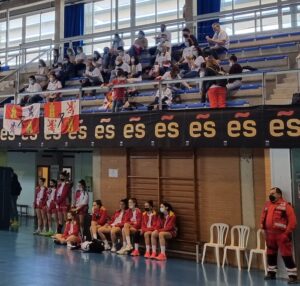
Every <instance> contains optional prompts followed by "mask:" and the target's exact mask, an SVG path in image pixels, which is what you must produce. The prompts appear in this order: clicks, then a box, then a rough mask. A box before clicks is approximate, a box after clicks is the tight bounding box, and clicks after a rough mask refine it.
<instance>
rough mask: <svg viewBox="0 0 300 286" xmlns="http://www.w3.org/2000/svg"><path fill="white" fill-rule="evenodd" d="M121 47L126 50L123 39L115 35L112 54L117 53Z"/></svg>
mask: <svg viewBox="0 0 300 286" xmlns="http://www.w3.org/2000/svg"><path fill="white" fill-rule="evenodd" d="M120 47H122V48H123V49H124V41H123V40H122V39H121V37H120V35H119V34H115V35H114V38H113V42H112V46H111V49H112V52H116V51H117V50H118V48H120Z"/></svg>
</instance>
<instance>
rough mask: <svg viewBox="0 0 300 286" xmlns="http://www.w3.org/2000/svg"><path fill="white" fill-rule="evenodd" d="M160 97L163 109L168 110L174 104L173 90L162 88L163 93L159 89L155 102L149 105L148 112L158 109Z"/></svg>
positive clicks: (163, 86) (166, 87)
mask: <svg viewBox="0 0 300 286" xmlns="http://www.w3.org/2000/svg"><path fill="white" fill-rule="evenodd" d="M159 96H161V102H162V109H168V108H169V107H170V106H171V105H172V103H173V94H172V90H171V89H170V88H169V87H168V86H167V85H166V84H163V85H162V86H161V93H160V90H159V89H158V90H157V92H156V94H155V98H154V101H153V102H151V103H150V104H149V105H148V110H153V109H158V105H159Z"/></svg>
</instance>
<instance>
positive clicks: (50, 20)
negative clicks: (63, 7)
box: [41, 11, 55, 40]
mask: <svg viewBox="0 0 300 286" xmlns="http://www.w3.org/2000/svg"><path fill="white" fill-rule="evenodd" d="M54 33H55V12H54V11H51V12H47V13H42V14H41V40H45V39H52V40H54Z"/></svg>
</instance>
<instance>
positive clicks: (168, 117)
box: [161, 115, 174, 121]
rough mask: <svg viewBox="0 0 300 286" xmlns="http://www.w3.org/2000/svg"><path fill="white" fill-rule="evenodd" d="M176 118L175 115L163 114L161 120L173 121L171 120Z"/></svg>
mask: <svg viewBox="0 0 300 286" xmlns="http://www.w3.org/2000/svg"><path fill="white" fill-rule="evenodd" d="M173 119H174V115H163V116H162V117H161V120H162V121H171V120H173Z"/></svg>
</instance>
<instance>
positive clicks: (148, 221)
mask: <svg viewBox="0 0 300 286" xmlns="http://www.w3.org/2000/svg"><path fill="white" fill-rule="evenodd" d="M144 209H145V211H144V212H143V214H142V226H141V229H140V230H139V231H137V232H136V233H135V235H134V248H135V249H134V251H132V253H131V256H139V255H140V253H139V250H138V248H139V243H140V239H141V236H144V238H145V244H146V254H145V258H149V257H150V241H151V234H152V232H153V231H154V230H155V227H156V224H157V214H156V211H155V210H153V201H147V202H145V204H144Z"/></svg>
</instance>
